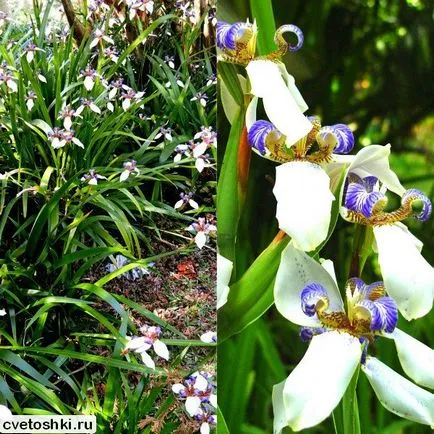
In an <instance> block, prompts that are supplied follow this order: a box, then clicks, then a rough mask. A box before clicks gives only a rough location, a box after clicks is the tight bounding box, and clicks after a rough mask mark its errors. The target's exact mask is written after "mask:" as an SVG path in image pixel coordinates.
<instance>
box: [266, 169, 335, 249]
mask: <svg viewBox="0 0 434 434" xmlns="http://www.w3.org/2000/svg"><path fill="white" fill-rule="evenodd" d="M273 193H274V195H275V196H276V199H277V209H276V217H277V220H278V221H279V228H280V229H282V230H283V231H284V232H286V233H287V234H288V235H289V236H291V237H292V239H293V241H294V243H295V244H296V246H297V247H298V248H299V249H301V250H304V251H306V252H310V251H312V250H315V249H316V247H318V246H319V245H320V244H321V243H322V242H323V241H324V240H325V239H326V238H327V233H328V230H329V225H330V219H331V209H332V202H333V201H334V200H335V197H334V196H333V194H332V192H331V191H330V178H329V177H328V176H327V174H326V173H325V172H324V170H322V169H321V167H320V166H318V165H317V164H313V163H309V162H306V161H292V162H289V163H285V164H282V165H280V166H278V167H276V183H275V186H274V189H273Z"/></svg>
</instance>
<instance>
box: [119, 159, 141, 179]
mask: <svg viewBox="0 0 434 434" xmlns="http://www.w3.org/2000/svg"><path fill="white" fill-rule="evenodd" d="M136 164H137V161H136V160H131V161H126V162H125V163H124V171H123V172H122V173H121V176H120V179H119V181H121V182H123V181H126V180H127V179H128V177H129V176H130V175H131V174H132V173H136V174H137V175H139V174H140V170H139V169H138V168H137V166H136Z"/></svg>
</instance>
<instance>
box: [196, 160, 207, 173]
mask: <svg viewBox="0 0 434 434" xmlns="http://www.w3.org/2000/svg"><path fill="white" fill-rule="evenodd" d="M195 166H196V169H197V171H198V172H199V173H202V171H203V169H205V161H204V160H203V159H202V158H197V159H196V163H195Z"/></svg>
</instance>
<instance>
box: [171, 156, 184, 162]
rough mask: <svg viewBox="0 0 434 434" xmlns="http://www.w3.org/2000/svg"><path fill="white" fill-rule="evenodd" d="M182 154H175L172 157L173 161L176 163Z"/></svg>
mask: <svg viewBox="0 0 434 434" xmlns="http://www.w3.org/2000/svg"><path fill="white" fill-rule="evenodd" d="M181 158H182V155H181V154H176V155H175V157H174V158H173V161H174V162H175V163H178V162H179V161H181Z"/></svg>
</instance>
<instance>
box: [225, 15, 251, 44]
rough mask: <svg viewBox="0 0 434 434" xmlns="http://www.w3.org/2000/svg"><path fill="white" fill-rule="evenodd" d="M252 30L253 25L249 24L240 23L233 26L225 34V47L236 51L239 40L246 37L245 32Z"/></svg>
mask: <svg viewBox="0 0 434 434" xmlns="http://www.w3.org/2000/svg"><path fill="white" fill-rule="evenodd" d="M251 28H252V25H251V24H248V23H243V22H238V23H235V24H232V26H230V28H229V29H228V30H227V31H226V33H225V34H224V41H223V44H224V47H225V48H229V49H231V50H235V49H236V48H237V46H236V44H237V42H238V40H239V39H241V38H242V37H243V36H244V32H245V31H246V30H251Z"/></svg>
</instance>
